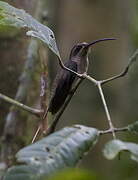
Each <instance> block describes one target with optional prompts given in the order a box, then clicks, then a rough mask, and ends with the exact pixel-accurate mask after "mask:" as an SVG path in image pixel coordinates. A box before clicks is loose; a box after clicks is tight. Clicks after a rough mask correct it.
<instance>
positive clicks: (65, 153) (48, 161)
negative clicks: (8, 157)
mask: <svg viewBox="0 0 138 180" xmlns="http://www.w3.org/2000/svg"><path fill="white" fill-rule="evenodd" d="M98 136H99V133H98V131H97V130H96V129H94V128H89V127H85V126H80V125H76V126H73V127H67V128H64V129H62V130H60V131H58V132H55V133H53V134H51V135H50V136H48V137H46V138H43V139H42V140H40V141H38V142H36V143H34V144H32V145H30V146H27V147H25V148H23V149H21V150H20V151H19V152H18V153H17V155H16V157H17V162H19V163H24V164H26V165H19V166H14V167H12V168H10V169H9V170H8V172H7V174H6V177H5V179H6V180H9V179H10V180H11V179H12V178H13V179H15V180H16V179H18V178H20V179H21V178H22V179H29V180H30V179H32V178H34V179H40V177H42V176H44V175H49V174H51V173H52V172H55V171H57V170H60V169H64V168H66V167H74V166H76V164H77V163H78V162H79V160H80V159H81V158H82V157H83V155H84V154H85V153H86V152H88V150H89V149H90V148H91V147H92V145H95V143H96V141H97V138H98ZM17 177H18V178H17Z"/></svg>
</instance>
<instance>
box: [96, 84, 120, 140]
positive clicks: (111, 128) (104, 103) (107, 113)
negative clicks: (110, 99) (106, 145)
mask: <svg viewBox="0 0 138 180" xmlns="http://www.w3.org/2000/svg"><path fill="white" fill-rule="evenodd" d="M97 86H98V90H99V93H100V96H101V99H102V102H103V105H104V109H105V113H106V116H107V120H108V123H109V127H110V131H111V132H112V134H113V138H114V139H116V136H115V131H114V126H113V123H112V121H111V117H110V113H109V110H108V107H107V104H106V101H105V97H104V94H103V90H102V87H101V83H98V84H97Z"/></svg>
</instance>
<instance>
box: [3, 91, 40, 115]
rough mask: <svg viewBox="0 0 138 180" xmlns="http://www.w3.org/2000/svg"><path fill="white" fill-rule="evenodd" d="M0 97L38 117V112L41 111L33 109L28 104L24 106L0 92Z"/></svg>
mask: <svg viewBox="0 0 138 180" xmlns="http://www.w3.org/2000/svg"><path fill="white" fill-rule="evenodd" d="M0 99H3V100H4V101H6V102H8V103H10V104H12V105H15V106H17V107H19V108H20V109H23V110H24V111H27V112H29V113H31V114H33V115H36V116H37V117H40V114H41V113H42V112H43V111H42V110H39V109H34V108H31V107H29V106H26V105H25V104H22V103H20V102H18V101H16V100H14V99H12V98H10V97H8V96H6V95H4V94H1V93H0Z"/></svg>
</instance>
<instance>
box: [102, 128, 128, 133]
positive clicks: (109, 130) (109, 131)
mask: <svg viewBox="0 0 138 180" xmlns="http://www.w3.org/2000/svg"><path fill="white" fill-rule="evenodd" d="M113 130H114V132H123V131H128V127H122V128H114V129H113ZM109 133H113V132H112V130H111V129H108V130H105V131H100V135H103V134H109Z"/></svg>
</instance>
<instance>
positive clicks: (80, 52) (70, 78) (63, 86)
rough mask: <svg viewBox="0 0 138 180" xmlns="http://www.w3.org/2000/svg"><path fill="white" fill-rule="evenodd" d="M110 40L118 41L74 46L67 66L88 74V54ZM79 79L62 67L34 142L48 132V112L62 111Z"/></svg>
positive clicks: (104, 39)
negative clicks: (96, 46)
mask: <svg viewBox="0 0 138 180" xmlns="http://www.w3.org/2000/svg"><path fill="white" fill-rule="evenodd" d="M108 40H116V39H115V38H103V39H98V40H95V41H92V42H90V43H86V42H83V43H79V44H76V45H74V46H73V48H72V49H71V52H70V55H69V59H68V60H67V61H66V62H65V66H66V67H67V68H69V69H71V70H72V71H74V72H77V73H79V74H84V73H87V71H88V66H89V61H88V52H89V49H90V47H91V46H93V45H94V44H96V43H99V42H101V41H108ZM77 78H78V77H77V75H76V74H75V73H73V72H70V71H67V70H65V69H63V68H61V67H60V69H59V70H58V72H57V75H56V78H55V80H54V83H53V92H52V95H51V98H50V103H49V105H48V108H47V110H46V111H45V113H44V116H43V118H42V120H43V122H42V124H40V125H39V127H38V129H37V131H36V133H35V135H34V137H33V140H32V142H34V140H35V139H36V136H37V134H38V133H39V131H40V129H41V128H42V129H43V132H46V131H47V129H48V125H47V120H46V117H47V114H48V112H51V113H52V115H55V114H56V113H57V112H58V111H59V110H60V108H61V107H62V105H63V104H64V102H65V100H66V98H67V96H68V95H69V93H70V91H71V89H72V85H73V83H74V82H75V80H76V79H77Z"/></svg>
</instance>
